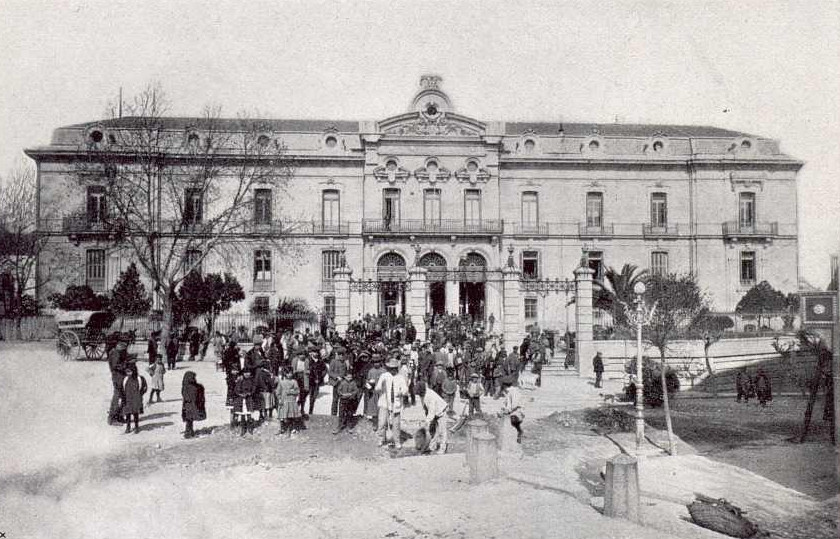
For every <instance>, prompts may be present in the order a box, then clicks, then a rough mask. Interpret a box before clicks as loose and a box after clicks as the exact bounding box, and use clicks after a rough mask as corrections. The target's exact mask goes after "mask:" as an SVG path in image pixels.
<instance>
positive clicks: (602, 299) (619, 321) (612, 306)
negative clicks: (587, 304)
mask: <svg viewBox="0 0 840 539" xmlns="http://www.w3.org/2000/svg"><path fill="white" fill-rule="evenodd" d="M604 277H605V280H603V281H595V283H594V289H593V304H594V305H593V306H594V307H595V308H596V309H603V310H605V311H609V312H611V313H612V315H613V323H614V324H615V325H616V326H622V327H626V326H627V316H626V315H625V314H624V304H627V305H632V304H633V300H634V298H635V293H634V292H633V287H635V286H636V283H638V282H645V281H647V279H648V270H646V269H643V270H639V268H638V266H635V265H633V264H624V265H623V266H622V267H621V271H616V270H615V268H608V269H607V271H606V272H605V273H604Z"/></svg>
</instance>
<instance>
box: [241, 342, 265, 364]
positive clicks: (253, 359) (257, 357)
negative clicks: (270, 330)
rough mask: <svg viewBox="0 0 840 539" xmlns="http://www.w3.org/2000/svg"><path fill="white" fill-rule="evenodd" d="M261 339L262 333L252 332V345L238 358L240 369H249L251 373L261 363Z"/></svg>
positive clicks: (263, 357) (263, 356)
mask: <svg viewBox="0 0 840 539" xmlns="http://www.w3.org/2000/svg"><path fill="white" fill-rule="evenodd" d="M262 341H263V338H262V334H260V333H254V346H252V347H251V349H250V350H248V352H247V353H246V354H245V355H244V356H243V357H242V359H241V360H240V361H241V362H240V365H239V367H240V370H242V371H245V370H249V371H251V372H252V373H253V371H254V370H255V369H256V368H257V366H259V365H260V364H262V362H263V360H264V359H265V354H263V350H262Z"/></svg>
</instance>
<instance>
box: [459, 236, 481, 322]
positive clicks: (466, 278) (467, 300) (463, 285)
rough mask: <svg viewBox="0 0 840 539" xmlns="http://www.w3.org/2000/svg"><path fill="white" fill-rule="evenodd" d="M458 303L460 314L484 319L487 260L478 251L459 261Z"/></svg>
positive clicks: (475, 318) (474, 318)
mask: <svg viewBox="0 0 840 539" xmlns="http://www.w3.org/2000/svg"><path fill="white" fill-rule="evenodd" d="M458 267H459V270H460V271H459V278H460V282H459V283H458V305H459V312H460V314H466V315H469V316H470V317H472V319H473V320H484V312H485V286H484V283H485V281H486V280H487V273H486V270H487V260H485V258H484V257H483V256H481V255H480V254H478V253H474V252H473V253H467V255H466V256H464V257H462V258H461V260H460V262H459V263H458Z"/></svg>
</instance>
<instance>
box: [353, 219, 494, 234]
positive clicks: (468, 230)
mask: <svg viewBox="0 0 840 539" xmlns="http://www.w3.org/2000/svg"><path fill="white" fill-rule="evenodd" d="M362 232H365V233H385V234H501V233H502V222H501V221H494V220H478V219H476V220H464V219H430V220H425V219H392V220H388V219H365V220H364V221H363V223H362Z"/></svg>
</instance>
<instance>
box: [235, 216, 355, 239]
mask: <svg viewBox="0 0 840 539" xmlns="http://www.w3.org/2000/svg"><path fill="white" fill-rule="evenodd" d="M350 227H351V224H350V223H349V222H347V221H341V222H335V223H324V222H322V221H315V220H312V221H271V222H268V223H256V222H254V221H246V222H244V223H243V226H242V233H244V234H249V235H256V236H260V235H263V236H347V235H349V234H350Z"/></svg>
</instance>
